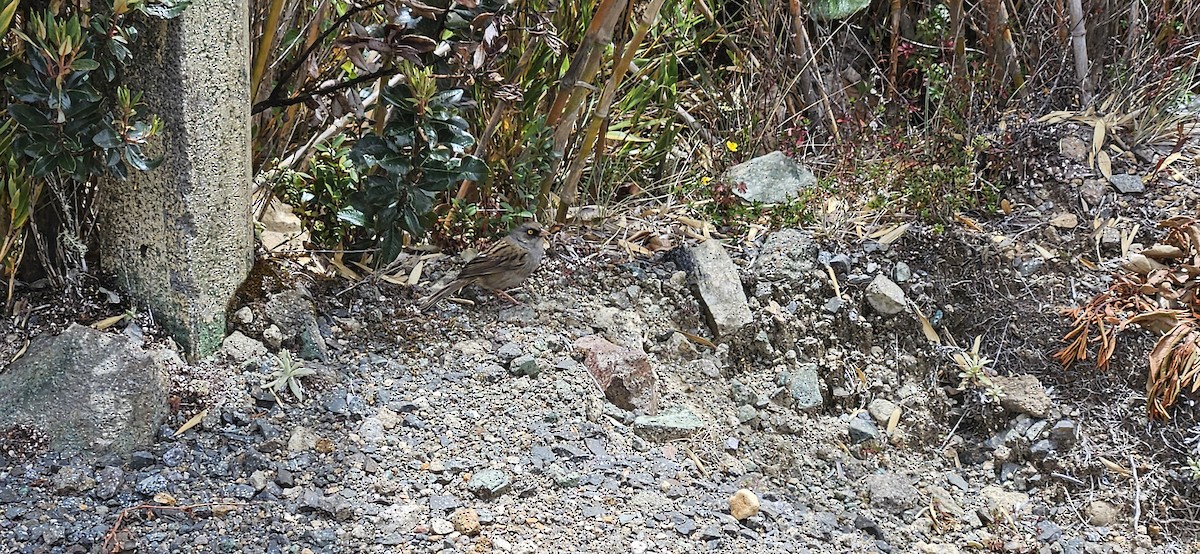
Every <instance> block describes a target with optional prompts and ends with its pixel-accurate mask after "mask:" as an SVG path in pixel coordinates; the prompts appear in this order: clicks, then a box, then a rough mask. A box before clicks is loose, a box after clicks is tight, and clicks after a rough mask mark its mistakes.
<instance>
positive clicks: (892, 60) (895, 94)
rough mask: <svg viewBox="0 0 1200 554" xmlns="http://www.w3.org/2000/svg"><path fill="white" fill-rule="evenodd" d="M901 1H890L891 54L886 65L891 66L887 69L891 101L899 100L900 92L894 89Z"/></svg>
mask: <svg viewBox="0 0 1200 554" xmlns="http://www.w3.org/2000/svg"><path fill="white" fill-rule="evenodd" d="M901 1H902V0H891V7H892V44H891V53H890V54H889V57H888V63H889V65H890V66H891V67H890V68H889V69H888V89H889V90H890V91H891V95H892V98H893V99H899V98H900V91H899V90H898V89H897V88H896V82H897V77H896V71H897V70H898V69H899V68H900V11H901V9H902V8H901Z"/></svg>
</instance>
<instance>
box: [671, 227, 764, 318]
mask: <svg viewBox="0 0 1200 554" xmlns="http://www.w3.org/2000/svg"><path fill="white" fill-rule="evenodd" d="M678 254H679V255H677V256H676V260H677V261H678V262H679V264H680V265H682V266H683V269H684V270H685V271H687V274H688V280H689V282H690V283H691V284H692V286H693V287H694V289H695V291H696V293H697V294H698V295H699V297H700V303H701V304H702V305H703V306H704V312H705V313H704V315H705V317H706V318H707V319H708V325H709V327H710V328H711V329H712V331H713V333H715V334H717V335H729V334H731V333H735V332H737V330H738V329H741V328H742V327H744V326H745V325H746V324H747V323H750V322H751V321H752V320H753V319H754V316H753V314H751V313H750V305H749V304H747V303H746V291H744V290H742V278H741V276H740V275H739V274H738V268H737V266H736V265H734V263H733V260H731V259H730V258H729V254H726V253H725V247H724V246H721V243H720V242H719V241H716V240H713V239H709V240H706V241H704V242H702V243H700V244H698V245H696V246H692V247H690V248H680V249H679V250H678Z"/></svg>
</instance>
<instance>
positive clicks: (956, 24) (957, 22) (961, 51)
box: [950, 0, 967, 82]
mask: <svg viewBox="0 0 1200 554" xmlns="http://www.w3.org/2000/svg"><path fill="white" fill-rule="evenodd" d="M963 26H964V25H963V0H950V27H951V28H952V29H951V32H953V33H954V79H955V80H956V81H959V82H965V81H966V80H967V44H966V39H965V38H964V37H963Z"/></svg>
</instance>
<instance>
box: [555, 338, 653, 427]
mask: <svg viewBox="0 0 1200 554" xmlns="http://www.w3.org/2000/svg"><path fill="white" fill-rule="evenodd" d="M575 348H578V349H579V350H581V351H582V352H583V353H584V359H583V365H584V366H585V367H587V369H588V372H590V373H591V374H592V378H593V379H595V380H596V385H597V386H599V387H600V390H601V391H603V392H604V397H605V398H607V399H608V401H609V402H612V403H613V404H614V405H616V406H617V407H619V408H621V409H623V410H628V411H631V412H642V413H646V414H651V415H653V414H656V413H658V379H657V378H656V377H655V376H654V368H652V367H650V358H648V357H647V356H646V353H645V352H642V351H641V350H640V349H633V348H625V347H623V346H617V345H615V344H613V343H611V342H608V341H607V340H605V339H604V338H603V337H599V336H596V335H587V336H585V337H580V338H579V339H578V340H576V341H575Z"/></svg>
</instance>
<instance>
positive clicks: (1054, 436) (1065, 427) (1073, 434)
mask: <svg viewBox="0 0 1200 554" xmlns="http://www.w3.org/2000/svg"><path fill="white" fill-rule="evenodd" d="M1078 432H1079V429H1078V427H1076V426H1075V422H1074V421H1071V420H1069V419H1064V420H1062V421H1059V422H1058V423H1055V424H1054V426H1053V427H1051V428H1050V440H1052V441H1054V443H1055V444H1057V445H1059V446H1060V447H1062V448H1063V449H1070V448H1071V447H1073V446H1075V442H1076V441H1077V440H1078V435H1077V433H1078Z"/></svg>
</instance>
